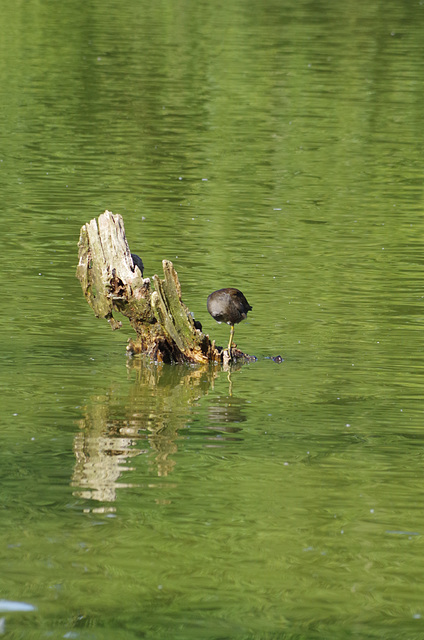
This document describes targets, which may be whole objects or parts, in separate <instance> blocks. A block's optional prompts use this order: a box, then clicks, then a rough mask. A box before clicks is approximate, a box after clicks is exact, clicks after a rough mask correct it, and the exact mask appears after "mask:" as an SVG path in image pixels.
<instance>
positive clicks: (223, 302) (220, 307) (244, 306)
mask: <svg viewBox="0 0 424 640" xmlns="http://www.w3.org/2000/svg"><path fill="white" fill-rule="evenodd" d="M207 307H208V311H209V313H210V314H211V316H212V318H213V319H214V320H216V321H217V322H219V323H221V322H226V323H227V324H229V325H231V332H230V341H229V343H228V353H229V356H230V359H231V345H232V342H233V337H234V325H235V324H238V323H239V322H241V321H242V320H244V319H245V318H246V316H247V312H248V311H251V310H252V307H251V306H250V304H249V303H248V302H247V300H246V298H245V297H244V295H243V293H242V292H241V291H239V290H238V289H233V288H232V287H229V288H227V289H218V291H214V292H213V293H211V294H210V296H208V301H207Z"/></svg>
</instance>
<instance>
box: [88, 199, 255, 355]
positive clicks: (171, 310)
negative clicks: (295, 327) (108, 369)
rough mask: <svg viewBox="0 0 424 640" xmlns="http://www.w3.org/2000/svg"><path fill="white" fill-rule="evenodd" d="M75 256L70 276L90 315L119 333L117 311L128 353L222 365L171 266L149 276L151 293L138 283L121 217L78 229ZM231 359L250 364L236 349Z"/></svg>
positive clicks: (139, 277) (141, 280)
mask: <svg viewBox="0 0 424 640" xmlns="http://www.w3.org/2000/svg"><path fill="white" fill-rule="evenodd" d="M78 257H79V261H78V267H77V274H76V275H77V278H78V279H79V281H80V283H81V287H82V290H83V292H84V295H85V298H86V300H87V302H88V304H89V305H90V306H91V307H92V309H93V311H94V313H95V315H96V316H97V317H98V318H105V319H106V320H108V322H109V324H110V326H111V327H112V329H120V328H121V326H122V323H121V322H119V321H117V320H116V319H115V318H114V317H113V313H114V312H117V311H119V312H120V313H122V314H123V315H124V316H126V317H127V318H128V319H129V321H130V324H131V326H132V327H133V329H134V330H135V332H136V337H135V338H134V339H130V340H129V343H128V346H127V352H128V353H129V354H131V355H134V354H145V355H147V356H149V357H150V358H151V359H152V360H155V361H157V362H176V363H177V362H187V363H207V362H224V363H225V362H226V360H227V361H228V354H227V353H226V352H225V351H224V350H223V349H222V348H221V347H217V346H215V342H214V341H212V342H211V341H210V340H209V336H207V335H205V334H204V333H203V332H202V330H201V325H200V323H198V322H196V321H195V320H194V318H193V316H192V314H191V313H190V311H189V309H188V308H187V307H186V305H185V304H184V303H183V301H182V297H181V285H180V282H179V280H178V274H177V272H176V271H175V269H174V266H173V264H172V262H170V261H169V260H163V261H162V266H163V272H164V279H160V278H159V277H158V276H157V275H154V276H153V278H152V280H153V284H154V287H155V288H154V290H152V288H151V281H150V278H143V275H142V273H141V271H140V268H139V266H138V264H136V265H135V264H134V262H133V258H132V257H131V251H130V248H129V246H128V242H127V239H126V236H125V229H124V222H123V219H122V216H120V215H114V214H112V213H111V212H110V211H105V212H104V213H103V214H102V215H101V216H99V219H98V220H96V219H95V218H93V220H91V221H90V222H89V223H88V224H85V225H84V226H83V227H81V232H80V238H79V243H78ZM134 260H135V262H136V263H138V262H139V261H137V260H136V259H134ZM139 264H140V266H141V267H142V265H141V261H140V262H139ZM232 355H233V358H234V359H247V360H250V359H252V358H251V357H250V356H247V355H246V354H244V353H242V352H241V351H239V350H238V349H237V348H233V349H232ZM253 359H254V358H253Z"/></svg>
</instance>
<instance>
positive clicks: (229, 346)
mask: <svg viewBox="0 0 424 640" xmlns="http://www.w3.org/2000/svg"><path fill="white" fill-rule="evenodd" d="M233 337H234V325H233V324H232V325H231V331H230V341H229V343H228V355H229V356H230V360H231V359H232V358H231V345H232V343H233Z"/></svg>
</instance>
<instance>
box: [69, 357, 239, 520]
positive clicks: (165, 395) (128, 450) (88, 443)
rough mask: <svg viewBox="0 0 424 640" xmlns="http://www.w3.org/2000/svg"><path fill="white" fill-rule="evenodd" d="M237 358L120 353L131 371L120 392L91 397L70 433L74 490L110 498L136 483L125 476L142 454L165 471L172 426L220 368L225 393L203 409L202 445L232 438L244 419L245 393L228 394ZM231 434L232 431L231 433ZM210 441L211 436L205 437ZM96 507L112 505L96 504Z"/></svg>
mask: <svg viewBox="0 0 424 640" xmlns="http://www.w3.org/2000/svg"><path fill="white" fill-rule="evenodd" d="M241 366H242V365H240V364H239V365H237V364H235V365H232V366H231V369H229V368H227V369H226V370H225V369H224V370H223V368H221V367H219V366H204V367H201V366H196V367H190V366H170V365H156V364H153V363H149V362H146V361H144V360H142V359H134V360H129V361H128V373H129V375H131V376H134V374H135V381H134V383H133V384H132V385H131V387H130V390H129V394H128V397H127V399H126V400H125V401H124V402H119V404H117V401H116V399H115V397H114V392H113V389H109V390H107V391H106V390H105V393H104V394H102V395H96V396H93V397H92V398H91V401H90V403H89V404H87V405H86V407H85V410H84V416H83V417H82V418H81V419H80V420H79V428H80V430H79V432H78V433H77V434H76V436H75V440H74V452H75V458H76V462H75V468H74V472H73V476H72V486H73V487H75V488H76V489H75V491H74V495H75V496H77V497H79V498H83V499H86V500H94V501H96V502H103V503H107V504H108V505H110V504H111V503H113V502H115V500H116V497H117V489H122V488H133V487H136V486H139V485H137V484H134V483H131V482H125V475H126V474H127V473H128V472H129V471H133V470H134V468H133V467H132V466H131V464H130V462H131V460H133V459H134V458H136V457H138V456H142V455H146V456H148V466H149V471H150V474H151V475H153V476H157V477H166V476H168V475H169V474H171V473H172V472H173V471H174V468H175V465H176V460H175V454H176V453H177V451H178V444H177V442H178V439H179V438H181V436H180V434H179V432H180V431H181V430H184V429H187V426H188V422H189V420H190V412H191V408H192V407H193V405H195V404H196V403H197V402H198V401H199V400H200V399H201V398H202V397H203V396H205V395H207V394H208V393H209V391H210V390H213V388H214V383H215V380H216V379H217V377H218V376H219V375H220V374H224V375H226V376H227V380H228V394H227V395H221V396H218V397H215V399H214V404H213V405H212V406H210V407H209V409H208V420H207V423H206V425H204V426H203V427H202V430H206V432H207V433H206V434H204V435H205V440H206V441H207V442H206V444H205V447H211V448H212V447H214V446H222V441H223V439H224V438H225V439H231V440H235V439H236V438H235V437H234V434H236V433H237V432H239V431H240V430H241V428H240V427H239V426H234V424H235V423H241V422H244V421H245V420H246V416H245V414H244V412H243V406H244V404H245V401H244V400H242V399H238V398H236V397H234V395H233V383H232V379H231V374H232V372H234V371H235V370H237V369H240V368H241ZM231 434H232V435H231ZM212 441H213V442H212ZM93 511H96V512H97V513H104V512H113V511H114V508H113V507H110V506H102V507H101V508H96V509H93Z"/></svg>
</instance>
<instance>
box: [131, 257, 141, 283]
mask: <svg viewBox="0 0 424 640" xmlns="http://www.w3.org/2000/svg"><path fill="white" fill-rule="evenodd" d="M131 258H132V261H133V265H134V267H138V268H139V269H140V271H141V277H143V271H144V264H143V260H142V259H141V258H140V256H138V255H137V254H136V253H132V254H131Z"/></svg>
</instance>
